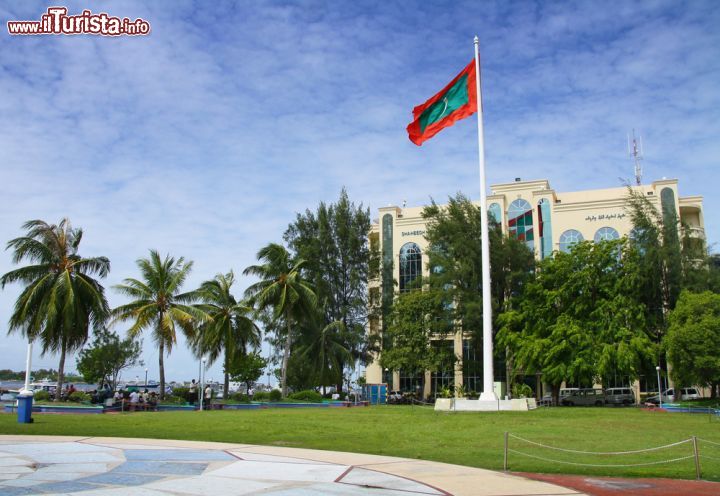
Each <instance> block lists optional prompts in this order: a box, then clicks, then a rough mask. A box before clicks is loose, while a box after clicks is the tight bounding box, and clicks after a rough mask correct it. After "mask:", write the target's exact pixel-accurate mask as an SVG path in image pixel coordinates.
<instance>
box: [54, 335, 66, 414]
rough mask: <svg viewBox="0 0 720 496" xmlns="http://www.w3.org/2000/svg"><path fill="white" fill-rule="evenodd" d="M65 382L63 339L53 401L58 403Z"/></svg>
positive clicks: (63, 340)
mask: <svg viewBox="0 0 720 496" xmlns="http://www.w3.org/2000/svg"><path fill="white" fill-rule="evenodd" d="M64 380H65V338H63V339H62V342H61V344H60V365H58V380H57V388H56V389H55V401H60V396H61V395H62V387H63V381H64Z"/></svg>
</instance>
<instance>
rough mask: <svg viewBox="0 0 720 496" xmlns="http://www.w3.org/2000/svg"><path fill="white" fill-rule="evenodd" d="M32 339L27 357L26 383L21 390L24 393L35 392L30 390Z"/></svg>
mask: <svg viewBox="0 0 720 496" xmlns="http://www.w3.org/2000/svg"><path fill="white" fill-rule="evenodd" d="M32 345H33V342H32V339H28V347H27V356H26V358H25V385H24V387H23V389H22V391H20V392H21V393H22V394H24V395H28V394H33V393H32V391H31V390H30V370H31V367H32Z"/></svg>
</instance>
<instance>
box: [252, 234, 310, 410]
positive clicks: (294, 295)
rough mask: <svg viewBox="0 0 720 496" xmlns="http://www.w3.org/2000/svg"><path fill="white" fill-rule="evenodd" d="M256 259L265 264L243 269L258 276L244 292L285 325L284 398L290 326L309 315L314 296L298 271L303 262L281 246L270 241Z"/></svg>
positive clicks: (292, 335)
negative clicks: (291, 255) (270, 310)
mask: <svg viewBox="0 0 720 496" xmlns="http://www.w3.org/2000/svg"><path fill="white" fill-rule="evenodd" d="M257 259H258V260H260V261H262V262H264V263H263V264H260V265H251V266H250V267H247V268H246V269H245V270H244V271H243V274H245V275H253V276H256V277H257V278H259V279H260V280H259V281H258V282H256V283H255V284H253V285H251V286H250V287H249V288H248V289H247V290H246V291H245V295H246V296H247V297H248V298H250V302H251V303H252V304H253V305H254V306H257V308H258V309H259V310H265V309H269V308H271V309H272V310H273V318H274V320H275V321H278V320H280V319H282V320H283V323H284V324H285V326H284V329H283V331H284V341H285V344H284V349H283V357H282V364H281V379H280V382H281V384H282V397H283V398H287V394H288V385H287V368H288V360H289V359H290V351H291V347H292V343H293V337H294V333H293V325H294V324H296V323H297V322H298V321H300V320H302V319H304V318H307V317H308V316H309V315H311V314H312V312H313V311H314V309H315V305H316V304H317V299H316V297H315V293H314V292H313V290H312V289H311V287H310V286H309V285H308V283H307V282H306V281H305V280H304V279H303V277H302V275H301V273H300V270H301V269H302V267H303V266H304V265H305V261H304V260H302V259H299V260H293V259H292V258H291V257H290V254H289V253H288V251H287V250H286V249H285V247H284V246H282V245H279V244H277V243H270V244H269V245H267V246H265V247H264V248H261V249H260V251H259V252H258V254H257ZM277 329H278V330H280V329H282V328H277Z"/></svg>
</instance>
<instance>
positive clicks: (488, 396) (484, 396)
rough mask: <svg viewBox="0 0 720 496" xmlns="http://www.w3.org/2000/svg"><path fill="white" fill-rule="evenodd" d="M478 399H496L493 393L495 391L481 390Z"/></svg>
mask: <svg viewBox="0 0 720 496" xmlns="http://www.w3.org/2000/svg"><path fill="white" fill-rule="evenodd" d="M479 400H480V401H497V400H498V397H497V395H496V394H495V391H483V392H482V393H480V398H479Z"/></svg>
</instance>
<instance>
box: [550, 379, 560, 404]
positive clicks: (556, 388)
mask: <svg viewBox="0 0 720 496" xmlns="http://www.w3.org/2000/svg"><path fill="white" fill-rule="evenodd" d="M550 389H552V399H553V405H555V406H560V384H551V385H550Z"/></svg>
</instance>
